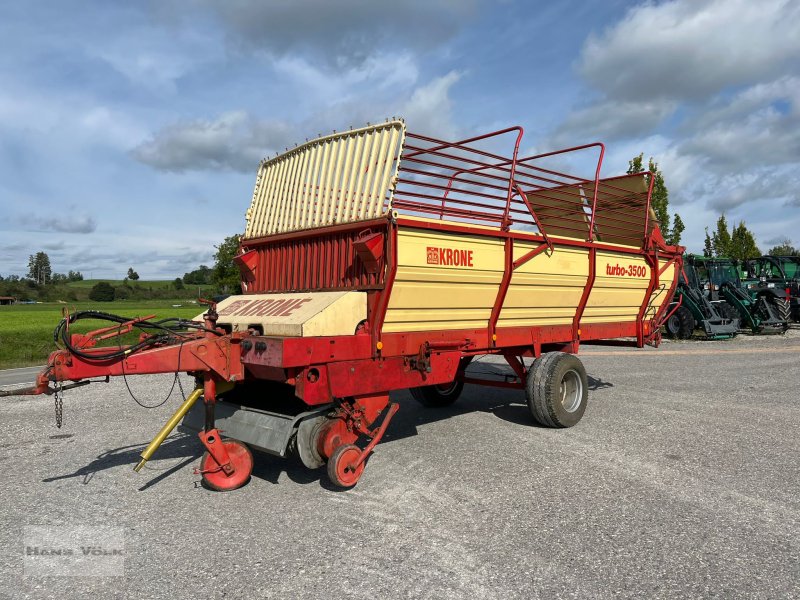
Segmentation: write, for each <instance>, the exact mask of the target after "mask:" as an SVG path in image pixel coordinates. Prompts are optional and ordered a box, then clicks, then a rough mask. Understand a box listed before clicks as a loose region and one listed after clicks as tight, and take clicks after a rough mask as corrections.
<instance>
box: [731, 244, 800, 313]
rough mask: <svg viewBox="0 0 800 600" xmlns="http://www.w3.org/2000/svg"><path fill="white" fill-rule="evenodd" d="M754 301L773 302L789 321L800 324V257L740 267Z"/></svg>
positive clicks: (752, 262)
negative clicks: (757, 299) (762, 299)
mask: <svg viewBox="0 0 800 600" xmlns="http://www.w3.org/2000/svg"><path fill="white" fill-rule="evenodd" d="M740 271H741V272H742V278H743V280H744V281H743V285H744V287H745V288H746V289H747V291H748V292H749V294H750V295H751V296H752V297H753V298H758V297H761V296H764V297H767V298H769V299H771V300H772V301H773V302H774V303H775V305H776V306H777V307H778V310H779V311H780V313H781V316H782V317H785V318H786V320H787V321H789V320H793V321H800V256H762V257H761V258H756V259H754V260H750V261H746V262H745V263H743V264H742V265H741V266H740Z"/></svg>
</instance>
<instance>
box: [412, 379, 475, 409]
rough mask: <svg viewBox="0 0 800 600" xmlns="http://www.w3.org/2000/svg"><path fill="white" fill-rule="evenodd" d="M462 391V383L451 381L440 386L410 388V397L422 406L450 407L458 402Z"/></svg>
mask: <svg viewBox="0 0 800 600" xmlns="http://www.w3.org/2000/svg"><path fill="white" fill-rule="evenodd" d="M463 389H464V383H463V382H461V381H453V382H451V383H445V384H442V385H426V386H424V387H416V388H411V389H410V390H409V391H410V392H411V396H412V397H413V398H414V400H416V401H417V402H419V403H420V404H422V405H423V406H428V407H431V408H436V407H442V406H450V405H451V404H452V403H453V402H455V401H456V400H458V397H459V396H460V395H461V392H462V390H463Z"/></svg>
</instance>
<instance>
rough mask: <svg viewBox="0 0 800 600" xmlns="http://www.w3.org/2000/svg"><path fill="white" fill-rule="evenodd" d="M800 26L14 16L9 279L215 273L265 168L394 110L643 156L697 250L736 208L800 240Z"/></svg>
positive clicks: (242, 10) (697, 11)
mask: <svg viewBox="0 0 800 600" xmlns="http://www.w3.org/2000/svg"><path fill="white" fill-rule="evenodd" d="M798 32H800V3H798V2H796V1H789V0H785V1H780V0H761V1H759V2H753V1H752V0H725V1H722V0H673V1H671V2H646V3H640V2H622V1H614V0H607V1H605V2H592V1H590V0H587V1H577V0H576V1H564V2H548V3H545V2H513V1H481V0H407V1H400V0H396V1H394V2H391V3H381V2H370V1H366V0H340V1H338V2H329V1H326V0H308V1H295V2H291V1H281V2H266V1H265V2H260V1H255V0H254V1H245V0H231V1H228V2H224V3H223V2H212V1H211V0H194V1H192V0H186V1H181V2H178V1H177V0H165V1H161V2H157V1H152V2H146V1H143V2H129V3H111V2H94V3H93V2H70V1H60V2H26V3H22V2H19V3H3V6H2V7H0V82H2V85H0V275H4V276H6V275H10V274H18V275H24V274H25V271H26V270H27V269H26V267H27V257H28V256H29V255H30V254H33V253H35V252H37V251H40V250H44V251H45V252H47V253H48V255H49V256H50V259H51V262H52V264H53V268H54V270H56V271H59V272H66V271H68V270H70V269H73V270H80V271H82V272H83V273H84V275H85V276H86V277H87V278H88V277H90V276H91V277H93V278H122V277H124V275H125V273H126V271H127V269H128V267H130V266H132V267H133V268H134V269H136V270H137V271H138V272H139V274H140V275H141V276H142V277H143V278H152V279H171V278H174V277H176V276H179V275H183V273H185V272H186V271H189V270H191V269H194V268H196V267H197V266H198V265H199V264H201V263H205V264H211V261H212V258H211V257H212V254H213V252H214V248H213V244H216V243H219V242H220V241H222V240H223V239H224V238H225V237H226V236H229V235H232V234H234V233H239V232H241V231H242V230H243V229H244V212H245V210H246V209H247V207H248V205H249V201H250V196H251V194H252V189H253V184H254V182H255V172H256V168H257V166H258V162H259V160H260V159H261V158H262V157H264V156H266V155H269V154H274V153H275V152H276V151H282V150H283V148H284V147H286V146H292V145H294V143H296V142H302V141H304V140H305V139H306V138H308V137H314V136H316V135H317V134H318V133H327V132H329V131H331V130H333V129H337V130H339V129H344V128H347V127H348V126H350V125H353V126H359V125H363V124H365V123H366V122H367V121H373V122H374V121H377V120H382V119H384V118H385V117H390V116H393V115H401V116H404V117H405V118H406V121H407V124H408V127H409V129H410V130H412V131H416V132H419V133H429V134H433V135H438V136H443V137H453V138H461V137H467V136H469V135H471V134H474V133H477V132H486V131H490V130H493V129H499V128H502V127H506V126H508V125H515V124H519V125H522V126H523V127H524V128H525V131H526V137H525V140H524V141H523V150H533V149H536V150H540V151H544V150H549V149H555V148H559V147H566V146H571V145H577V144H582V143H587V142H593V141H602V142H605V143H606V145H607V154H606V158H605V161H604V171H603V174H604V175H607V176H611V175H615V174H619V173H622V172H624V171H625V169H626V168H627V162H628V160H629V159H630V158H631V157H632V156H634V155H636V154H638V153H639V152H644V153H645V155H646V156H653V157H654V158H655V160H656V161H657V162H658V163H659V165H660V167H661V170H662V172H663V173H664V176H665V180H666V183H667V186H668V188H669V191H670V208H671V209H672V210H673V211H677V212H679V213H680V215H681V217H682V218H683V220H684V222H686V224H687V228H686V231H685V233H684V242H683V243H685V244H686V245H687V246H688V247H689V249H690V250H694V251H699V250H701V249H702V243H703V229H704V227H705V226H713V224H714V223H715V221H716V218H717V216H718V215H719V213H720V211H725V213H726V215H727V216H728V220H729V222H731V221H733V222H738V221H740V220H744V221H745V222H746V224H747V225H748V227H749V228H750V229H752V230H753V231H754V232H755V234H756V237H757V241H758V243H759V245H760V247H761V248H762V250H764V251H766V250H767V249H768V248H769V247H770V246H772V245H775V244H777V243H779V242H780V241H781V240H783V239H789V240H791V241H792V242H793V243H794V244H795V245H800V168H799V167H800V35H798Z"/></svg>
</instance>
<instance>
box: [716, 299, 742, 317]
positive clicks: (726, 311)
mask: <svg viewBox="0 0 800 600" xmlns="http://www.w3.org/2000/svg"><path fill="white" fill-rule="evenodd" d="M717 306H718V307H719V312H720V315H721V316H722V318H724V319H728V320H729V321H733V320H734V319H740V318H741V315H740V314H739V311H738V310H736V307H734V306H731V305H730V304H728V303H727V302H720V303H719V304H717Z"/></svg>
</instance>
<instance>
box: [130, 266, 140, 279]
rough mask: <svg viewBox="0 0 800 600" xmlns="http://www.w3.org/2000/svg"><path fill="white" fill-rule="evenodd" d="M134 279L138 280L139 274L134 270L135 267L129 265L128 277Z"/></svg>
mask: <svg viewBox="0 0 800 600" xmlns="http://www.w3.org/2000/svg"><path fill="white" fill-rule="evenodd" d="M127 279H130V280H132V281H137V280H138V279H139V274H138V273H137V272H136V271H134V270H133V267H128V277H127Z"/></svg>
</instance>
